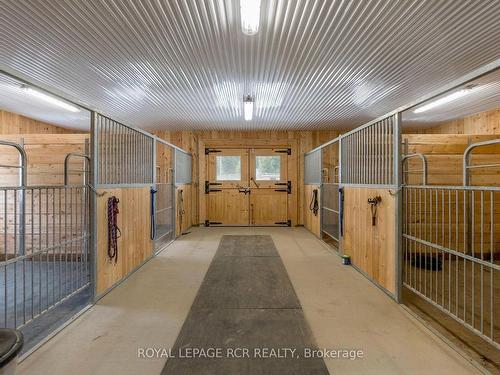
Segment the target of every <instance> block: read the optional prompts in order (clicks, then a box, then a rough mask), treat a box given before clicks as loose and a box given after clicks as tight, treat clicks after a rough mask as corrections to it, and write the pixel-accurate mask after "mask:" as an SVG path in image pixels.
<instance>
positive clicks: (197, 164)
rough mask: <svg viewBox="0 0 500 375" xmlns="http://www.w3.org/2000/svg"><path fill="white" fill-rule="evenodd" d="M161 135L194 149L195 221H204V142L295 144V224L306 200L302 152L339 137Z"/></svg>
mask: <svg viewBox="0 0 500 375" xmlns="http://www.w3.org/2000/svg"><path fill="white" fill-rule="evenodd" d="M154 134H156V135H157V136H158V137H160V138H162V139H164V140H166V141H168V142H170V143H172V144H174V145H176V146H178V147H181V148H183V149H184V150H186V151H188V152H191V153H192V155H193V185H192V194H191V215H192V222H193V225H199V224H201V223H204V221H205V217H206V213H205V209H206V205H205V197H204V191H202V189H200V186H202V185H200V181H203V182H204V181H205V158H204V146H203V144H204V143H206V142H209V143H210V142H211V143H217V142H218V141H221V142H226V143H227V141H230V142H233V143H235V144H236V143H240V144H245V145H251V143H252V141H254V142H253V143H255V142H260V141H262V140H266V141H267V142H269V143H270V144H271V143H273V144H277V143H281V144H292V145H294V147H295V152H294V153H292V158H291V160H290V162H289V164H290V165H295V167H292V168H293V170H292V171H290V170H289V175H292V176H296V177H295V179H296V183H295V184H294V186H295V187H296V188H295V189H292V192H293V195H292V197H291V198H290V199H292V200H293V202H290V203H291V204H289V206H294V207H296V209H295V210H296V211H294V212H293V213H292V215H293V217H295V220H294V223H293V225H303V224H304V217H305V216H304V214H305V203H304V202H305V201H304V183H303V181H304V160H303V157H302V155H303V154H304V153H305V152H307V151H310V150H311V149H313V148H315V147H317V146H319V145H321V144H322V143H324V142H326V141H329V140H330V139H333V138H335V137H337V136H338V135H339V134H340V132H339V131H337V130H315V131H156V132H154ZM202 149H203V150H202ZM200 150H201V152H200Z"/></svg>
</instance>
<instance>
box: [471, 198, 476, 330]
mask: <svg viewBox="0 0 500 375" xmlns="http://www.w3.org/2000/svg"><path fill="white" fill-rule="evenodd" d="M475 199H476V198H475V194H474V190H472V191H471V204H472V206H471V209H472V212H471V224H472V232H471V238H472V241H471V254H472V257H473V258H476V251H475V250H476V249H475V241H476V236H475V233H474V232H475V229H474V224H475V221H476V220H475V217H476V208H475V205H476V200H475ZM471 267H472V270H471V274H472V280H471V281H472V298H471V303H472V306H471V307H472V315H471V319H472V328H474V327H475V326H474V321H475V320H476V319H475V307H476V306H475V305H476V303H475V298H474V297H475V296H474V294H475V289H476V283H475V280H474V278H475V270H474V269H475V268H476V267H475V263H474V262H472V261H471Z"/></svg>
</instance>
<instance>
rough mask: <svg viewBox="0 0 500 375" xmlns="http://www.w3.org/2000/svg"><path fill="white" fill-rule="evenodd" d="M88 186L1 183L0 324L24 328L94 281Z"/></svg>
mask: <svg viewBox="0 0 500 375" xmlns="http://www.w3.org/2000/svg"><path fill="white" fill-rule="evenodd" d="M89 191H90V189H89V188H88V187H86V186H84V185H78V186H60V185H58V186H42V187H35V186H20V187H12V188H6V187H2V188H0V256H1V257H2V258H1V261H0V300H1V301H2V308H0V325H2V326H4V327H12V328H20V327H22V326H24V325H26V324H27V323H29V322H31V321H33V320H34V319H36V318H37V317H39V316H41V315H42V314H44V313H45V312H47V311H49V310H51V309H52V308H54V307H55V306H57V305H58V304H60V303H61V302H62V301H63V300H64V299H66V298H68V297H69V296H71V295H74V294H75V293H77V292H78V291H80V290H81V289H83V288H85V287H86V286H88V285H89V284H90V270H91V266H90V252H89V242H90V231H89ZM19 192H22V194H19ZM19 196H24V199H25V205H24V207H20V206H19V205H18V204H17V203H18V200H19ZM21 228H22V230H21ZM22 247H24V248H22ZM21 250H22V251H21Z"/></svg>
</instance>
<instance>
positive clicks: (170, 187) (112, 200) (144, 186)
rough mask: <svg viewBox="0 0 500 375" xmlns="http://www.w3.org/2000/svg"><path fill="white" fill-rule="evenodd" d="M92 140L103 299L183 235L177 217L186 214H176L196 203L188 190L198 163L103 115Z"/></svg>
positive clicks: (98, 287)
mask: <svg viewBox="0 0 500 375" xmlns="http://www.w3.org/2000/svg"><path fill="white" fill-rule="evenodd" d="M91 135H92V142H91V145H92V147H91V148H92V161H93V174H92V178H91V183H92V185H93V191H94V194H93V195H92V201H91V203H92V205H91V207H92V212H93V213H94V216H93V217H92V219H93V230H94V233H95V237H94V246H95V249H96V257H95V264H94V267H95V273H94V278H95V280H94V285H95V292H94V293H95V298H96V299H99V298H102V297H103V296H104V295H106V294H107V293H108V292H109V291H110V290H112V289H113V288H114V287H116V286H117V285H118V284H119V283H121V282H122V281H123V280H125V279H126V278H127V277H129V276H130V275H131V274H132V273H133V272H135V271H136V270H138V269H139V268H140V267H142V265H144V264H145V263H146V262H147V261H148V260H150V259H151V258H152V257H153V256H154V255H155V254H157V253H158V252H159V251H161V250H163V249H164V248H165V246H167V245H168V244H169V243H171V242H172V241H173V240H174V239H175V238H176V237H177V236H178V235H180V234H181V230H180V229H179V230H177V231H176V230H175V228H176V222H177V221H178V220H179V219H178V218H176V216H177V217H179V216H180V217H181V218H183V217H184V214H182V215H179V214H176V212H177V213H178V212H179V209H178V207H179V205H181V209H180V210H181V211H184V210H185V209H184V208H182V207H186V206H187V205H189V204H190V200H189V195H186V196H185V197H184V196H183V194H182V191H183V189H185V188H186V186H189V184H190V182H191V175H192V162H191V155H190V154H188V153H186V152H185V151H183V150H182V149H180V148H178V147H176V146H173V145H171V144H169V143H168V142H166V141H164V140H162V139H160V138H158V137H156V136H154V135H152V134H150V133H148V132H145V131H143V130H139V129H137V128H134V127H131V126H129V125H125V124H122V123H120V122H117V121H114V120H112V119H110V118H108V117H106V116H103V115H101V114H98V113H93V114H92V131H91ZM179 197H180V198H179ZM183 205H184V206H183ZM188 224H189V225H191V224H190V222H189V223H187V224H186V223H184V224H182V223H181V225H182V227H179V228H182V230H186V229H188V228H189V227H188V226H187V225H188ZM176 233H177V234H176Z"/></svg>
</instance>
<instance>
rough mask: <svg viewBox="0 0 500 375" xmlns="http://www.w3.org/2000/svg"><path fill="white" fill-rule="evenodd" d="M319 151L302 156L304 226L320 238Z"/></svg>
mask: <svg viewBox="0 0 500 375" xmlns="http://www.w3.org/2000/svg"><path fill="white" fill-rule="evenodd" d="M320 189H321V150H320V149H317V150H313V151H310V152H308V153H306V154H305V155H304V193H305V203H306V204H307V208H306V213H305V215H304V216H305V217H304V225H305V227H306V228H307V229H309V230H310V231H311V232H312V233H313V234H315V235H316V236H318V237H321V211H320V209H321V207H320V205H321V196H320Z"/></svg>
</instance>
